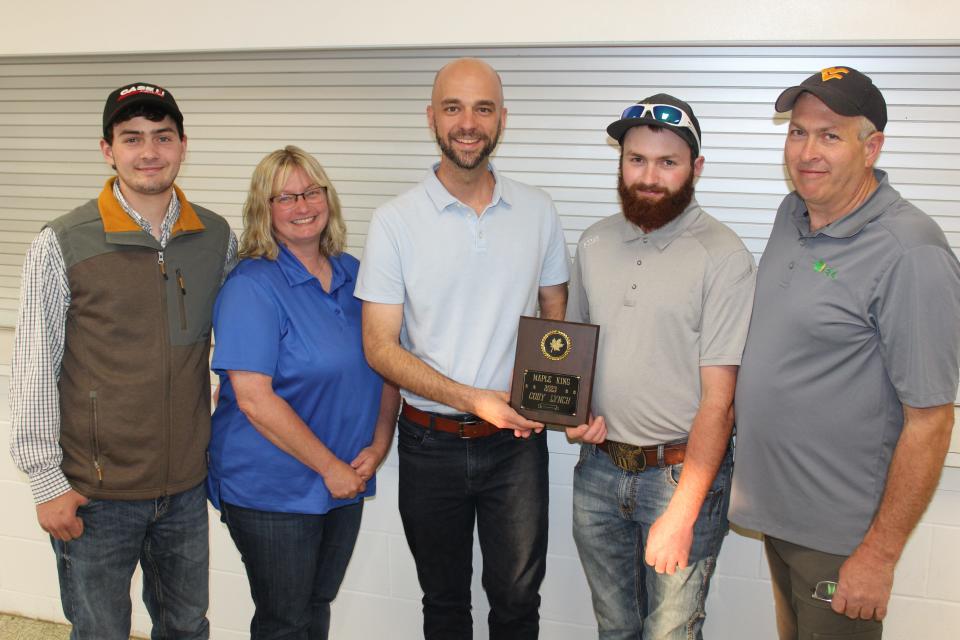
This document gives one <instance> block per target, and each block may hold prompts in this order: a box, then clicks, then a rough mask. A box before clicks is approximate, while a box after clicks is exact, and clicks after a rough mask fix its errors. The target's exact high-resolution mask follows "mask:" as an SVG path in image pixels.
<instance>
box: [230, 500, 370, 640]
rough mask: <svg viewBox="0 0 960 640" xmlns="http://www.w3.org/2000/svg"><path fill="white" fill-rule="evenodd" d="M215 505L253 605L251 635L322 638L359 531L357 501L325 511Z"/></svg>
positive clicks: (256, 638)
mask: <svg viewBox="0 0 960 640" xmlns="http://www.w3.org/2000/svg"><path fill="white" fill-rule="evenodd" d="M220 506H221V507H222V508H223V512H222V520H223V521H224V522H226V523H227V528H228V529H229V530H230V537H232V538H233V541H234V543H235V544H236V545H237V549H238V550H239V551H240V556H241V557H242V558H243V566H244V567H245V568H246V570H247V579H248V581H249V582H250V595H251V597H252V598H253V604H254V605H255V607H256V610H255V611H254V613H253V619H252V620H251V621H250V638H251V640H280V639H281V638H283V639H289V640H294V639H298V640H299V639H303V640H307V639H309V640H318V639H319V640H325V639H326V637H327V633H328V632H329V630H330V603H331V602H333V599H334V598H336V597H337V592H338V591H339V590H340V583H342V582H343V576H344V574H345V573H346V572H347V564H349V562H350V556H352V555H353V547H354V544H356V542H357V535H358V534H359V532H360V518H361V516H362V515H363V500H360V501H358V502H356V503H354V504H350V505H347V506H344V507H339V508H337V509H333V510H332V511H329V512H327V513H325V514H306V513H278V512H273V511H258V510H256V509H246V508H244V507H237V506H234V505H231V504H227V503H225V502H224V503H222V504H221V505H220Z"/></svg>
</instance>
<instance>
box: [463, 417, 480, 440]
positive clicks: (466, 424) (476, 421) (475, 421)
mask: <svg viewBox="0 0 960 640" xmlns="http://www.w3.org/2000/svg"><path fill="white" fill-rule="evenodd" d="M481 422H483V420H481V419H480V418H478V417H476V416H474V419H473V420H457V424H458V426H459V428H460V439H461V440H470V439H471V436H468V435H464V433H463V428H464V427H469V426H472V425H475V424H480V423H481Z"/></svg>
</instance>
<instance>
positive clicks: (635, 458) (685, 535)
mask: <svg viewBox="0 0 960 640" xmlns="http://www.w3.org/2000/svg"><path fill="white" fill-rule="evenodd" d="M607 133H609V134H610V136H611V137H612V138H614V139H615V140H617V141H618V142H619V143H620V146H621V151H620V172H619V173H620V175H619V186H618V191H619V194H620V202H621V205H622V213H618V214H616V215H613V216H610V217H608V218H606V219H604V220H601V221H600V222H597V223H596V224H594V225H592V226H591V227H590V228H589V229H587V230H586V231H585V232H584V233H583V235H582V237H581V238H580V242H579V243H578V245H577V255H576V260H575V263H574V267H573V271H572V274H571V279H570V297H569V301H568V304H567V314H566V317H567V320H571V321H576V322H591V323H596V324H599V325H600V342H599V350H598V353H597V365H596V379H595V386H594V395H593V407H592V413H593V414H594V415H595V416H597V418H596V419H597V420H600V418H601V417H602V418H603V420H604V421H605V422H606V429H607V439H606V440H605V441H604V442H602V443H600V444H598V445H595V444H589V443H585V444H583V445H581V451H580V461H579V463H578V464H577V467H576V471H575V472H574V482H573V533H574V539H575V541H576V543H577V550H578V551H579V554H580V560H581V562H582V563H583V567H584V571H585V573H586V576H587V581H588V583H589V585H590V590H591V592H592V595H593V608H594V613H595V614H596V618H597V624H598V627H599V631H600V638H604V639H613V638H624V639H626V638H631V639H634V638H646V639H655V638H656V639H668V638H677V639H679V638H700V637H702V632H701V629H702V627H703V622H704V615H705V613H704V601H705V600H706V595H707V589H708V587H709V582H710V577H711V575H712V574H713V570H714V567H715V566H716V559H717V554H718V553H719V551H720V545H721V543H722V542H723V537H724V535H725V534H726V532H727V517H726V516H727V501H728V499H729V486H730V474H731V471H732V464H733V461H732V449H731V447H730V434H731V430H732V427H733V393H734V387H735V384H736V378H737V367H738V365H739V364H740V356H741V352H742V350H743V343H744V340H745V338H746V335H747V326H748V324H749V321H750V306H751V303H752V300H753V289H754V280H755V277H756V269H755V266H754V260H753V256H751V254H750V252H749V251H747V249H746V247H744V245H743V242H742V241H741V240H740V239H739V238H738V237H737V236H736V234H734V233H733V231H731V230H730V229H729V228H727V227H726V226H725V225H723V224H721V223H720V222H718V221H717V220H716V219H714V218H713V217H711V216H710V215H708V214H707V213H706V212H705V211H704V210H703V209H702V208H701V207H700V205H699V204H698V203H697V201H696V200H695V199H694V197H693V195H694V181H695V179H696V178H697V177H698V176H699V175H700V173H701V172H702V171H703V164H704V158H703V156H701V155H700V144H701V138H702V135H701V131H700V124H699V122H698V121H697V118H696V116H695V115H694V113H693V110H692V109H691V108H690V105H688V104H687V103H686V102H683V101H681V100H678V99H677V98H674V97H673V96H670V95H666V94H658V95H654V96H650V97H649V98H646V99H644V100H642V101H640V102H639V103H637V104H636V105H633V106H631V107H628V108H627V109H626V111H624V112H623V115H622V118H621V119H620V120H617V121H616V122H614V123H613V124H611V125H610V126H609V127H607Z"/></svg>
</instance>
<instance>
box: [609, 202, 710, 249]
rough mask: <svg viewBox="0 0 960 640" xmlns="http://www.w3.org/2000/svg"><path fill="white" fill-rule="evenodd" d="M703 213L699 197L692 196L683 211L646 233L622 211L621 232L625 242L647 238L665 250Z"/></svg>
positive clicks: (658, 247)
mask: <svg viewBox="0 0 960 640" xmlns="http://www.w3.org/2000/svg"><path fill="white" fill-rule="evenodd" d="M702 213H703V210H702V209H701V208H700V205H699V204H697V199H696V198H691V199H690V204H688V205H687V208H686V209H684V210H683V213H681V214H680V215H678V216H677V217H676V218H674V219H673V220H671V221H670V222H668V223H667V224H665V225H663V226H662V227H660V228H659V229H654V230H653V231H651V232H650V233H644V232H643V231H641V230H640V227H638V226H637V225H635V224H633V223H632V222H630V221H629V220H627V219H626V217H623V213H621V214H620V215H621V217H622V224H621V226H620V234H621V236H622V237H623V241H624V242H632V241H634V240H639V239H641V238H647V239H648V240H649V241H650V242H653V244H654V245H655V246H656V247H657V249H659V250H660V251H663V250H664V249H666V248H667V247H668V246H669V245H670V243H671V242H673V241H674V240H675V239H676V238H677V237H678V236H679V235H680V234H682V233H683V232H684V231H686V229H687V227H689V226H690V225H691V224H692V223H693V222H694V221H695V220H696V219H697V218H699V217H700V215H701V214H702Z"/></svg>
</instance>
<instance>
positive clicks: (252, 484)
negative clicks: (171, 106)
mask: <svg viewBox="0 0 960 640" xmlns="http://www.w3.org/2000/svg"><path fill="white" fill-rule="evenodd" d="M345 239H346V227H345V225H344V222H343V218H342V216H341V214H340V201H339V199H338V198H337V193H336V191H335V190H334V188H333V185H332V184H331V183H330V180H329V179H328V178H327V175H326V173H325V172H324V170H323V168H322V167H321V166H320V163H319V162H317V160H316V159H315V158H313V157H312V156H310V155H309V154H307V153H306V152H304V151H303V150H302V149H299V148H297V147H294V146H288V147H286V148H284V149H280V150H278V151H274V152H273V153H271V154H269V155H268V156H267V157H265V158H264V159H263V160H261V162H260V164H259V165H257V168H256V169H255V170H254V172H253V178H252V180H251V182H250V191H249V193H248V195H247V201H246V203H245V204H244V208H243V234H242V236H241V240H240V257H241V258H242V260H241V261H240V263H239V264H238V265H237V267H236V268H235V269H234V270H233V272H231V274H230V276H229V277H228V278H227V281H226V282H225V283H224V285H223V288H222V289H221V291H220V295H219V296H218V298H217V301H216V305H215V306H214V320H213V325H214V337H215V341H216V348H215V350H214V357H213V369H214V371H216V372H217V374H219V376H220V384H221V387H220V398H219V403H218V405H217V409H216V411H215V412H214V415H213V430H212V435H211V441H210V450H209V451H210V472H209V476H208V479H207V488H208V492H209V496H210V501H211V502H212V503H213V505H214V506H215V507H216V508H217V509H219V510H220V511H221V514H222V516H221V517H222V520H223V521H224V522H225V523H226V524H227V527H228V529H229V530H230V535H231V537H232V538H233V540H234V542H235V543H236V545H237V549H238V550H239V551H240V555H241V556H242V557H243V563H244V566H245V567H246V571H247V577H248V579H249V581H250V593H251V595H252V596H253V601H254V604H255V606H256V611H255V613H254V616H253V619H252V620H251V622H250V636H251V638H252V639H253V640H257V639H259V638H267V637H270V638H273V637H298V638H299V637H308V638H311V639H313V638H326V637H327V633H328V629H329V625H330V602H331V601H332V600H333V598H334V597H335V596H336V594H337V591H338V590H339V588H340V583H341V582H342V581H343V576H344V573H345V571H346V568H347V563H348V562H349V560H350V555H351V554H352V553H353V547H354V543H355V542H356V539H357V534H358V532H359V529H360V516H361V513H362V510H363V498H364V497H365V496H369V495H373V492H374V472H375V471H376V469H377V467H378V465H379V464H380V462H381V461H382V460H383V458H384V456H385V455H386V453H387V451H388V449H389V447H390V442H391V441H392V439H393V429H394V422H395V419H396V414H397V409H398V406H399V396H398V394H397V391H396V389H395V388H393V387H391V386H390V385H387V384H384V383H383V381H382V380H381V378H380V377H379V376H378V375H377V374H376V373H375V372H374V371H373V370H372V369H370V367H369V366H368V365H367V363H366V360H365V359H364V356H363V349H362V345H361V333H360V302H359V301H358V300H357V299H356V298H354V297H353V288H354V282H355V280H356V275H357V269H358V266H359V263H358V261H357V259H356V258H354V257H353V256H351V255H349V254H346V253H344V252H343V247H344V241H345Z"/></svg>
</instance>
